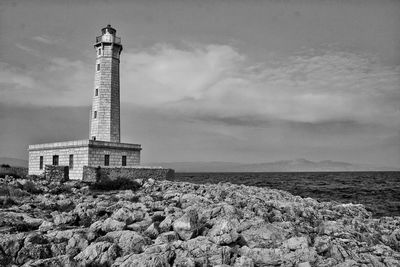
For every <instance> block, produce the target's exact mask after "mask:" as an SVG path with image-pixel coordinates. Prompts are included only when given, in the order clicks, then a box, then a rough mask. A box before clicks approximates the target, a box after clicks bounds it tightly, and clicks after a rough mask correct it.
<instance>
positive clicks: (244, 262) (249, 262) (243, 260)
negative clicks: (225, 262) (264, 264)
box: [233, 256, 254, 267]
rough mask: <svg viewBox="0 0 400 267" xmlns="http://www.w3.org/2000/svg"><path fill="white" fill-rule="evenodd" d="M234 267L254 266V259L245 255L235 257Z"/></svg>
mask: <svg viewBox="0 0 400 267" xmlns="http://www.w3.org/2000/svg"><path fill="white" fill-rule="evenodd" d="M233 266H234V267H254V261H253V259H251V258H249V257H246V256H241V257H239V258H237V259H236V261H235V264H234V265H233Z"/></svg>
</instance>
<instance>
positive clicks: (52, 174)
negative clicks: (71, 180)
mask: <svg viewBox="0 0 400 267" xmlns="http://www.w3.org/2000/svg"><path fill="white" fill-rule="evenodd" d="M68 169H69V168H68V166H54V165H46V166H45V171H44V177H45V178H46V180H50V181H54V182H65V181H68V177H69V175H68Z"/></svg>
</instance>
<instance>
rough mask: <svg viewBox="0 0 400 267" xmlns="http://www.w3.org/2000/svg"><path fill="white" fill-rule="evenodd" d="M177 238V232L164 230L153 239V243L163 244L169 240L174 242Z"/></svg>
mask: <svg viewBox="0 0 400 267" xmlns="http://www.w3.org/2000/svg"><path fill="white" fill-rule="evenodd" d="M178 239H179V237H178V235H177V233H175V232H174V231H170V232H165V233H162V234H160V235H159V236H158V237H157V238H156V240H155V241H154V244H165V243H170V242H174V241H177V240H178Z"/></svg>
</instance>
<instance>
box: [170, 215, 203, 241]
mask: <svg viewBox="0 0 400 267" xmlns="http://www.w3.org/2000/svg"><path fill="white" fill-rule="evenodd" d="M200 228H201V225H200V222H199V218H198V214H197V211H196V210H189V211H188V212H186V213H185V214H184V215H183V216H182V217H180V218H179V219H177V220H176V221H175V222H174V223H173V229H174V231H175V232H176V233H177V234H178V235H179V237H180V238H181V239H182V240H189V239H191V238H193V237H195V236H197V235H198V233H199V230H200Z"/></svg>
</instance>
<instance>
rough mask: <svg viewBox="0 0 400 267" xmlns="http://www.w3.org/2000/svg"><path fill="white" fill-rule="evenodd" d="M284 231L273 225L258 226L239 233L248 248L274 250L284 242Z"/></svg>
mask: <svg viewBox="0 0 400 267" xmlns="http://www.w3.org/2000/svg"><path fill="white" fill-rule="evenodd" d="M285 235H286V231H285V230H284V229H282V228H281V227H279V226H277V225H275V224H260V225H256V226H252V227H250V228H249V229H247V230H244V231H242V232H241V236H242V239H243V241H244V243H245V244H247V246H248V247H249V248H276V247H279V246H280V245H281V244H282V242H283V241H284V240H285Z"/></svg>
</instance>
